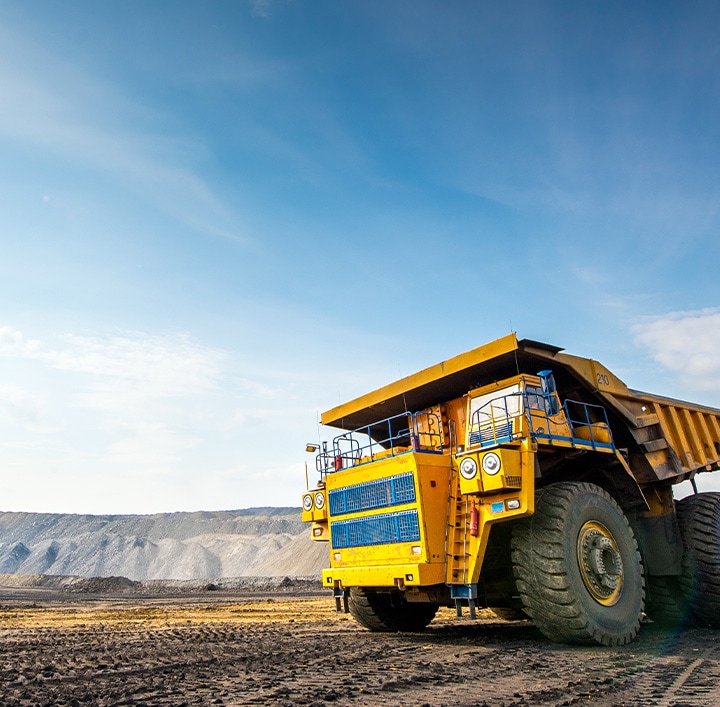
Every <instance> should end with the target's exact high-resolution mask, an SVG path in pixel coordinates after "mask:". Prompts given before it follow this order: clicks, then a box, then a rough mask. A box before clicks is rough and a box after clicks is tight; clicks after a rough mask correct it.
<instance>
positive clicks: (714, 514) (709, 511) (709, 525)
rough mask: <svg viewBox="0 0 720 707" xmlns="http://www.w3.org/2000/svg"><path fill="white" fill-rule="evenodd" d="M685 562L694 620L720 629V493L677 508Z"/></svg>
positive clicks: (683, 502) (684, 584) (680, 503)
mask: <svg viewBox="0 0 720 707" xmlns="http://www.w3.org/2000/svg"><path fill="white" fill-rule="evenodd" d="M676 512H677V517H678V524H679V525H680V535H681V536H682V541H683V548H684V552H683V561H682V575H681V576H680V584H681V586H682V588H683V592H684V593H685V596H686V597H687V600H688V603H689V604H690V609H691V611H692V614H693V618H694V619H695V621H696V622H697V623H699V624H702V625H705V626H714V627H716V628H717V627H720V493H699V494H696V495H694V496H688V497H687V498H683V499H682V500H681V501H678V503H677V504H676Z"/></svg>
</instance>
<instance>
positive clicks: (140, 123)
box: [0, 26, 252, 245]
mask: <svg viewBox="0 0 720 707" xmlns="http://www.w3.org/2000/svg"><path fill="white" fill-rule="evenodd" d="M0 75H2V77H3V80H2V82H1V83H0V102H1V103H2V105H3V106H4V107H5V109H4V110H3V111H2V112H0V136H2V137H5V138H8V139H10V140H13V141H15V142H19V143H22V144H24V145H25V146H26V148H30V149H34V150H35V154H37V155H42V156H43V159H54V160H60V161H62V162H64V163H66V164H72V165H79V166H81V167H82V168H83V169H85V170H90V171H92V172H96V173H99V174H102V175H106V176H110V177H111V178H113V179H115V180H117V181H118V182H120V183H121V184H122V187H123V188H124V189H129V190H132V191H133V192H134V193H135V194H136V195H137V196H138V198H141V199H143V200H146V201H148V202H150V203H151V204H152V205H153V206H154V207H155V208H158V209H160V210H162V211H163V212H164V213H166V214H168V215H170V216H171V217H173V218H175V219H176V220H178V221H180V222H182V223H183V224H185V225H186V226H188V227H190V228H193V229H196V230H199V231H201V232H204V233H206V234H208V235H212V236H216V237H220V238H225V239H230V240H234V241H236V242H239V243H242V244H244V245H251V243H252V239H251V238H250V237H249V236H248V234H247V233H246V232H245V231H244V228H243V226H242V224H241V223H240V219H239V217H238V214H237V213H235V212H234V210H233V209H231V208H229V207H228V206H227V205H226V204H225V203H224V202H223V201H222V199H221V198H219V197H218V195H217V194H216V193H215V192H214V190H213V188H212V187H211V186H210V185H209V184H208V183H207V182H205V181H203V180H202V179H201V178H199V177H198V176H197V172H196V170H194V169H193V166H192V163H203V162H204V161H205V160H206V159H208V155H207V151H206V147H205V145H204V144H203V143H202V142H201V141H200V140H199V139H197V138H195V137H193V136H192V135H191V134H187V135H186V136H185V137H178V136H179V135H180V134H181V132H180V131H179V130H178V128H179V126H178V125H177V124H176V121H175V120H174V119H173V118H172V117H171V116H170V115H166V114H164V113H162V112H160V111H158V110H155V109H152V108H150V107H148V106H147V105H144V104H141V103H140V102H138V101H136V100H134V99H133V97H132V96H131V95H128V94H126V93H123V92H122V91H121V90H120V89H118V88H116V87H115V86H111V85H110V84H109V83H107V82H104V81H103V80H102V79H101V78H99V77H97V76H94V75H93V74H92V73H90V72H89V70H87V69H85V68H84V67H79V66H76V65H73V64H71V63H69V62H67V61H65V60H64V59H63V58H62V57H59V56H56V55H53V54H51V53H49V52H48V51H47V50H46V49H44V48H41V47H39V46H37V45H34V44H32V43H31V42H29V41H28V40H27V39H25V38H23V37H20V36H18V35H17V34H15V33H12V32H10V31H8V30H7V29H5V28H3V27H2V26H0ZM169 124H172V125H173V130H172V133H173V135H174V137H173V138H169V137H167V136H166V135H167V132H168V125H169Z"/></svg>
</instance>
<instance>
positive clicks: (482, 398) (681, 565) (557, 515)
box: [302, 334, 720, 645]
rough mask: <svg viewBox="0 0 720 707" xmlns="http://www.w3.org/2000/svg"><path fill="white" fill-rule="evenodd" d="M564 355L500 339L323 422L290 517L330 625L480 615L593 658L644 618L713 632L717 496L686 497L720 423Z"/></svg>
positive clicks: (719, 596) (718, 566)
mask: <svg viewBox="0 0 720 707" xmlns="http://www.w3.org/2000/svg"><path fill="white" fill-rule="evenodd" d="M562 351H563V350H562V349H560V348H557V347H555V346H550V345H547V344H543V343H539V342H537V341H530V340H527V339H524V340H518V338H517V337H516V335H515V334H511V335H508V336H506V337H503V338H501V339H498V340H497V341H494V342H492V343H490V344H487V345H485V346H481V347H479V348H476V349H474V350H472V351H469V352H467V353H464V354H461V355H459V356H456V357H454V358H451V359H449V360H447V361H444V362H442V363H439V364H437V365H435V366H432V367H430V368H427V369H425V370H423V371H420V372H419V373H415V374H414V375H411V376H408V377H406V378H403V379H401V380H399V381H396V382H395V383H391V384H390V385H387V386H385V387H383V388H380V389H379V390H376V391H374V392H372V393H368V394H366V395H363V396H362V397H360V398H357V399H356V400H353V401H351V402H349V403H346V404H343V405H340V406H339V407H336V408H333V409H332V410H329V411H328V412H326V413H324V414H323V415H322V416H321V421H322V423H323V424H324V425H328V426H330V427H334V428H338V429H336V430H335V432H336V433H337V434H335V436H334V438H333V439H332V440H330V439H328V440H327V441H325V442H322V443H319V444H311V445H308V450H307V451H308V452H316V453H317V455H316V466H317V470H318V471H319V475H320V479H319V482H318V484H317V486H316V488H314V489H308V490H307V491H306V492H305V493H304V494H303V498H302V505H303V519H304V520H305V521H308V522H310V523H312V527H311V533H312V537H313V539H314V540H318V541H324V542H328V543H329V554H330V567H329V569H326V570H323V573H322V583H323V585H324V586H325V587H327V588H328V589H332V590H333V592H334V595H335V599H336V604H337V608H338V610H339V611H343V610H344V611H346V612H347V611H349V612H350V613H351V614H352V615H353V616H354V618H355V619H356V620H357V621H358V622H359V623H360V624H361V625H363V626H365V627H366V628H368V629H370V630H371V631H418V630H422V629H423V628H425V627H426V626H427V625H428V624H429V623H430V621H432V619H433V617H434V616H435V614H436V612H437V611H438V608H439V607H441V606H448V607H455V610H456V613H457V615H458V616H462V615H463V612H464V611H466V612H467V613H466V615H469V617H470V618H475V616H476V610H477V609H478V608H489V609H491V610H492V611H494V612H495V613H496V614H497V615H498V616H500V617H503V618H512V617H516V618H520V617H525V618H526V617H527V616H529V617H530V618H531V619H532V620H533V621H534V623H535V625H536V626H537V627H538V628H539V629H540V631H542V633H544V634H545V636H546V637H547V638H549V639H550V640H552V641H558V642H567V643H580V644H601V645H622V644H626V643H628V642H630V641H632V640H633V639H634V638H635V636H636V634H637V632H638V630H639V627H640V623H641V619H642V618H643V616H647V617H649V618H650V619H652V620H653V621H655V622H661V623H665V624H680V623H685V622H694V623H696V624H700V625H705V626H712V625H714V626H718V625H720V493H712V492H709V493H698V492H697V486H696V485H695V481H694V477H695V475H696V474H698V473H701V472H705V471H713V470H716V469H718V468H719V467H720V410H719V409H715V408H710V407H705V406H701V405H694V404H692V403H687V402H683V401H680V400H673V399H670V398H666V397H661V396H659V395H653V394H650V393H643V392H639V391H637V390H631V389H630V388H628V387H627V386H626V385H625V383H623V382H622V381H621V380H620V379H619V378H617V376H615V375H613V374H612V373H611V372H610V371H609V370H608V369H607V368H605V367H604V366H603V365H602V364H600V363H598V362H597V361H594V360H592V359H588V358H581V357H578V356H571V355H568V354H566V353H563V352H562ZM686 480H690V481H691V482H692V486H693V489H694V490H695V494H693V495H690V496H688V497H687V498H684V499H682V500H680V501H676V500H674V496H673V486H675V485H676V484H678V483H680V482H681V481H686Z"/></svg>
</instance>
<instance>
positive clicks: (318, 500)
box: [315, 491, 325, 510]
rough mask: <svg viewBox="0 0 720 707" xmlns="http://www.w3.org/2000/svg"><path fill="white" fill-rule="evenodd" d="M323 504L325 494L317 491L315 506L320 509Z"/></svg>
mask: <svg viewBox="0 0 720 707" xmlns="http://www.w3.org/2000/svg"><path fill="white" fill-rule="evenodd" d="M324 505H325V496H323V494H322V493H320V492H319V491H318V493H316V494H315V508H317V509H318V510H320V509H321V508H322V507H323V506H324Z"/></svg>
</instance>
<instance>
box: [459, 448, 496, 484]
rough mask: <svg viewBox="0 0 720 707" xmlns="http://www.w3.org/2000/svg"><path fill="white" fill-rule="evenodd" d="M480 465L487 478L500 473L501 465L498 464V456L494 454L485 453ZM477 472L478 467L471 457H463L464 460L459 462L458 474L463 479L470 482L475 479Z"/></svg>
mask: <svg viewBox="0 0 720 707" xmlns="http://www.w3.org/2000/svg"><path fill="white" fill-rule="evenodd" d="M480 464H481V465H482V470H483V471H484V472H485V473H486V474H487V475H488V476H495V474H497V473H498V472H499V471H500V467H501V466H502V463H501V462H500V456H499V455H498V454H496V453H495V452H487V453H486V454H485V455H484V456H483V458H482V461H481V462H480ZM477 472H478V465H477V462H476V461H475V459H474V458H473V457H465V459H463V460H462V461H461V462H460V474H461V475H462V477H463V478H464V479H467V480H468V481H470V479H473V478H475V475H476V474H477Z"/></svg>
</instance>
